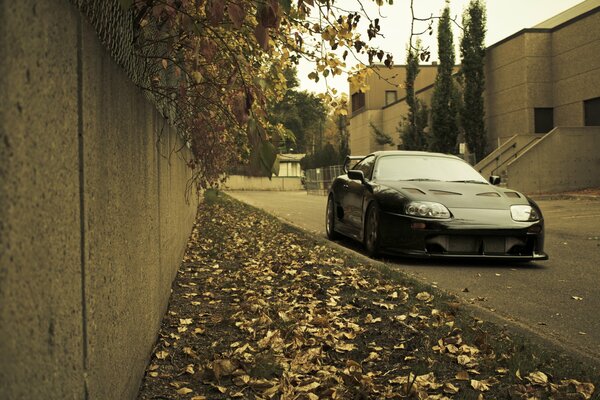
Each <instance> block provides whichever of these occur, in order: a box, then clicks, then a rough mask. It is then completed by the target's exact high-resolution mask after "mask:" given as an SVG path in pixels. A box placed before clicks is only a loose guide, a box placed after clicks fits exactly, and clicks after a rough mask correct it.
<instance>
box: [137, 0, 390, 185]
mask: <svg viewBox="0 0 600 400" xmlns="http://www.w3.org/2000/svg"><path fill="white" fill-rule="evenodd" d="M378 1H379V0H378ZM381 4H382V3H381ZM131 7H132V9H133V14H134V29H136V46H137V49H138V50H139V54H138V55H139V56H140V57H141V58H142V59H143V60H145V61H146V79H145V80H144V83H143V84H142V86H143V88H144V89H146V90H147V91H148V92H150V93H151V94H152V95H153V96H154V97H155V99H156V100H157V102H158V103H159V104H161V105H162V106H163V108H164V109H165V114H166V115H167V116H168V117H169V118H170V119H171V120H172V123H173V124H175V125H176V126H177V128H178V129H179V131H180V132H181V133H182V135H183V136H184V139H185V140H186V142H187V143H188V144H189V146H190V148H191V150H192V152H193V156H194V162H193V163H192V164H193V165H192V166H193V167H194V178H195V181H196V183H197V184H198V185H199V186H201V187H208V186H211V185H214V184H215V183H216V182H218V180H219V179H220V177H222V173H223V172H224V171H226V170H227V167H228V166H230V165H232V164H235V163H239V162H243V161H244V160H246V159H248V156H249V154H250V151H251V149H257V151H258V154H259V155H260V161H261V163H262V164H263V166H264V167H265V168H270V166H271V164H272V161H273V160H274V152H275V148H274V146H273V145H272V144H271V143H270V140H271V138H273V137H278V138H284V139H285V137H286V134H289V133H287V132H286V131H284V130H282V129H281V127H280V126H277V125H275V126H274V125H273V124H271V123H270V122H269V118H268V115H267V110H269V109H270V108H271V107H270V105H272V104H274V103H277V102H278V101H279V100H280V99H281V98H282V97H283V95H284V93H285V90H286V79H285V76H284V73H283V72H284V71H285V70H286V69H287V68H289V67H291V66H293V65H295V64H297V63H298V62H299V60H300V59H301V58H305V59H308V60H311V61H313V62H314V71H313V72H312V73H311V74H310V75H309V76H310V78H311V79H314V80H315V81H318V80H319V79H322V78H326V77H328V76H333V75H340V74H342V73H344V72H346V71H347V70H348V68H347V65H346V63H345V60H346V58H347V57H348V56H350V55H352V56H357V55H359V54H364V55H365V57H367V58H368V60H369V61H373V60H379V61H384V62H385V63H386V64H388V65H391V63H392V58H391V55H389V54H387V53H385V52H384V51H382V50H379V49H376V48H372V47H370V46H369V45H368V40H370V39H373V38H375V37H376V36H377V35H378V34H379V30H380V26H379V20H378V19H374V20H369V21H368V27H367V28H366V32H365V36H366V37H367V39H364V40H363V39H362V38H361V35H360V34H359V32H358V29H359V21H360V20H361V18H363V19H364V18H367V19H368V16H365V15H364V14H361V13H359V12H356V11H348V10H342V9H340V8H338V7H337V6H336V4H335V3H334V2H330V1H327V2H315V1H314V0H298V2H297V3H291V2H290V1H289V0H266V1H260V0H259V1H249V0H135V1H133V4H131ZM357 7H358V3H357ZM359 8H360V7H359ZM307 38H313V39H316V40H314V41H312V42H311V44H308V43H306V42H307V40H306V39H307ZM325 96H326V97H328V98H326V99H325V101H326V103H327V104H334V106H335V100H334V99H333V97H334V96H335V93H329V94H326V95H325ZM340 109H342V110H343V108H341V107H340Z"/></svg>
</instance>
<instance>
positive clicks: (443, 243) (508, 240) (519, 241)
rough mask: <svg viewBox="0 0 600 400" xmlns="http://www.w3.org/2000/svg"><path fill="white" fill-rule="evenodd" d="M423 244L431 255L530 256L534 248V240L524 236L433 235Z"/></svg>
mask: <svg viewBox="0 0 600 400" xmlns="http://www.w3.org/2000/svg"><path fill="white" fill-rule="evenodd" d="M425 243H426V249H427V252H428V253H431V254H469V255H470V254H477V255H486V254H489V255H530V254H532V252H533V248H534V239H533V238H530V237H527V236H526V235H523V236H521V237H518V236H473V235H435V236H431V237H428V238H427V239H426V241H425Z"/></svg>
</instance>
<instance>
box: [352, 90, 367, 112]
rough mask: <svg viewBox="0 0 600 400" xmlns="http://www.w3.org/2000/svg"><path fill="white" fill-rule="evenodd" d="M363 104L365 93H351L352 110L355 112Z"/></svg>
mask: <svg viewBox="0 0 600 400" xmlns="http://www.w3.org/2000/svg"><path fill="white" fill-rule="evenodd" d="M364 106H365V94H364V93H363V92H356V93H354V94H353V95H352V112H356V111H358V110H360V109H361V108H363V107H364Z"/></svg>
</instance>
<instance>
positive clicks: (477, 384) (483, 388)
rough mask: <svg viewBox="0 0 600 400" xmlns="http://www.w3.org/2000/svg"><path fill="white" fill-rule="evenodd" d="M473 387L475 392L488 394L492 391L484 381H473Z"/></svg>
mask: <svg viewBox="0 0 600 400" xmlns="http://www.w3.org/2000/svg"><path fill="white" fill-rule="evenodd" d="M471 387H472V388H473V389H475V390H479V391H480V392H487V391H488V390H490V387H489V385H488V384H487V383H485V382H484V381H478V380H476V379H471Z"/></svg>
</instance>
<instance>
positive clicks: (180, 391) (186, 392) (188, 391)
mask: <svg viewBox="0 0 600 400" xmlns="http://www.w3.org/2000/svg"><path fill="white" fill-rule="evenodd" d="M192 392H193V390H192V389H190V388H187V387H182V388H181V389H179V390H177V394H188V393H192Z"/></svg>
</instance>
